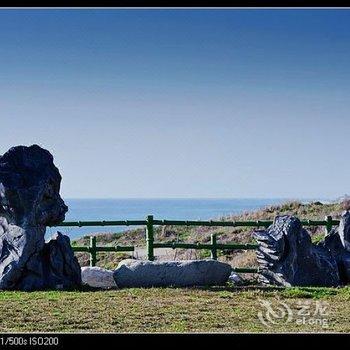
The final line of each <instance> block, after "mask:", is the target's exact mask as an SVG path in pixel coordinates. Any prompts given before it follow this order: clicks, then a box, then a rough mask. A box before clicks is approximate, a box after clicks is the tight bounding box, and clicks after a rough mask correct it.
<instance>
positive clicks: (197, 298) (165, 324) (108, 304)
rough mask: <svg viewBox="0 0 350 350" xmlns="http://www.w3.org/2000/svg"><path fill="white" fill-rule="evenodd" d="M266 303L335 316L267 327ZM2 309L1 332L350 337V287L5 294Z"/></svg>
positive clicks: (0, 295) (276, 321) (0, 294)
mask: <svg viewBox="0 0 350 350" xmlns="http://www.w3.org/2000/svg"><path fill="white" fill-rule="evenodd" d="M260 300H265V301H269V302H271V303H272V304H271V305H272V308H273V309H274V310H277V306H278V305H280V304H279V303H280V302H284V303H285V304H287V305H288V307H289V308H290V309H291V310H292V312H293V317H296V315H297V313H298V312H301V311H302V309H303V306H301V305H309V306H308V308H309V310H311V312H314V311H315V309H316V308H317V306H316V304H317V303H318V304H320V303H322V305H323V306H324V305H325V303H327V305H328V308H327V315H326V316H315V317H321V318H324V317H326V318H327V323H328V327H326V328H323V327H322V325H321V324H320V323H317V322H316V324H311V325H310V324H307V323H305V324H298V323H297V322H296V321H295V320H294V318H293V320H291V321H290V322H288V323H286V322H285V321H286V320H285V319H277V318H275V319H273V321H274V323H270V324H269V325H270V326H265V325H264V324H263V323H261V322H260V320H259V318H258V312H259V310H260V311H263V310H265V309H264V308H263V307H262V306H261V304H260ZM0 308H1V313H0V332H17V331H19V332H30V331H34V332H320V331H321V332H322V331H326V332H350V288H339V289H331V288H328V289H327V288H312V289H310V288H290V289H284V290H273V289H267V290H266V289H265V290H258V289H238V288H230V287H222V288H219V287H215V288H203V289H180V288H179V289H175V288H174V289H172V288H164V289H160V288H152V289H122V290H113V291H81V292H58V291H48V292H32V293H26V292H0ZM304 308H305V307H304ZM304 311H305V310H304ZM263 315H266V314H263ZM298 317H299V316H298Z"/></svg>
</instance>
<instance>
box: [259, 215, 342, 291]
mask: <svg viewBox="0 0 350 350" xmlns="http://www.w3.org/2000/svg"><path fill="white" fill-rule="evenodd" d="M254 236H255V238H256V239H257V241H258V244H259V248H258V249H257V258H258V262H259V265H260V269H261V273H260V280H261V282H262V283H264V284H274V285H282V286H337V285H339V284H340V276H339V273H338V266H337V261H336V259H335V258H334V257H333V256H332V254H331V252H330V251H329V249H326V248H324V247H323V246H317V245H315V244H313V243H312V242H311V237H310V235H309V234H308V232H307V231H306V230H305V229H304V228H303V227H302V225H301V222H300V221H299V219H297V218H296V217H293V216H278V217H276V219H275V220H274V223H273V224H272V225H271V226H270V227H269V228H268V229H267V230H258V231H256V232H254Z"/></svg>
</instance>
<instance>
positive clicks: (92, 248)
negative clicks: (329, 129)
mask: <svg viewBox="0 0 350 350" xmlns="http://www.w3.org/2000/svg"><path fill="white" fill-rule="evenodd" d="M272 223H273V221H272V220H256V221H213V220H209V221H208V220H207V221H199V220H198V221H194V220H156V219H154V217H153V215H148V216H147V218H146V220H118V221H65V222H62V223H60V224H58V225H56V227H62V226H66V227H67V226H70V227H87V226H91V227H92V226H145V228H146V250H147V258H148V260H150V261H153V260H154V249H157V248H172V249H206V250H210V252H211V259H214V260H217V257H218V256H217V251H218V250H225V249H230V250H231V249H232V250H235V249H236V250H248V249H256V248H257V247H258V245H257V244H253V243H249V244H238V243H231V244H222V243H217V235H216V234H215V233H214V234H212V235H211V237H210V244H207V243H178V242H156V241H155V239H154V226H209V227H268V226H270V225H271V224H272ZM301 224H302V225H303V226H325V228H326V232H330V231H331V229H332V227H333V226H335V225H339V220H333V219H332V217H331V216H326V217H325V219H324V220H307V219H304V220H301ZM72 248H73V251H75V252H86V253H89V254H90V266H95V265H96V262H97V253H99V252H132V251H134V250H135V247H134V246H119V245H117V246H112V247H108V246H97V244H96V236H91V237H90V245H89V246H79V247H78V246H72ZM233 271H236V272H241V273H257V272H259V269H258V268H240V267H236V268H233Z"/></svg>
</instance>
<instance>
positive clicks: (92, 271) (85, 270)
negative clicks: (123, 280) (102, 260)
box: [81, 266, 117, 289]
mask: <svg viewBox="0 0 350 350" xmlns="http://www.w3.org/2000/svg"><path fill="white" fill-rule="evenodd" d="M81 278H82V282H83V284H85V285H88V286H90V287H93V288H103V289H110V288H116V287H117V285H116V283H115V281H114V278H113V271H112V270H107V269H103V268H101V267H97V266H93V267H90V266H84V267H82V268H81Z"/></svg>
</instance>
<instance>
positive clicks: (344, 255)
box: [320, 211, 350, 284]
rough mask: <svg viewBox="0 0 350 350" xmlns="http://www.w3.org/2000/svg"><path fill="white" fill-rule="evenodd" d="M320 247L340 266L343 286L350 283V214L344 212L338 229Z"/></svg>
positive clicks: (333, 230)
mask: <svg viewBox="0 0 350 350" xmlns="http://www.w3.org/2000/svg"><path fill="white" fill-rule="evenodd" d="M320 246H322V247H324V248H326V249H327V250H328V251H329V252H330V254H331V255H332V256H333V257H334V259H335V260H336V262H337V265H338V271H339V277H340V280H341V283H342V284H348V283H350V212H349V211H344V212H343V213H342V215H341V219H340V223H339V226H338V227H335V228H333V229H332V230H331V232H330V233H329V234H327V235H326V237H325V239H324V241H323V242H320Z"/></svg>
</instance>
